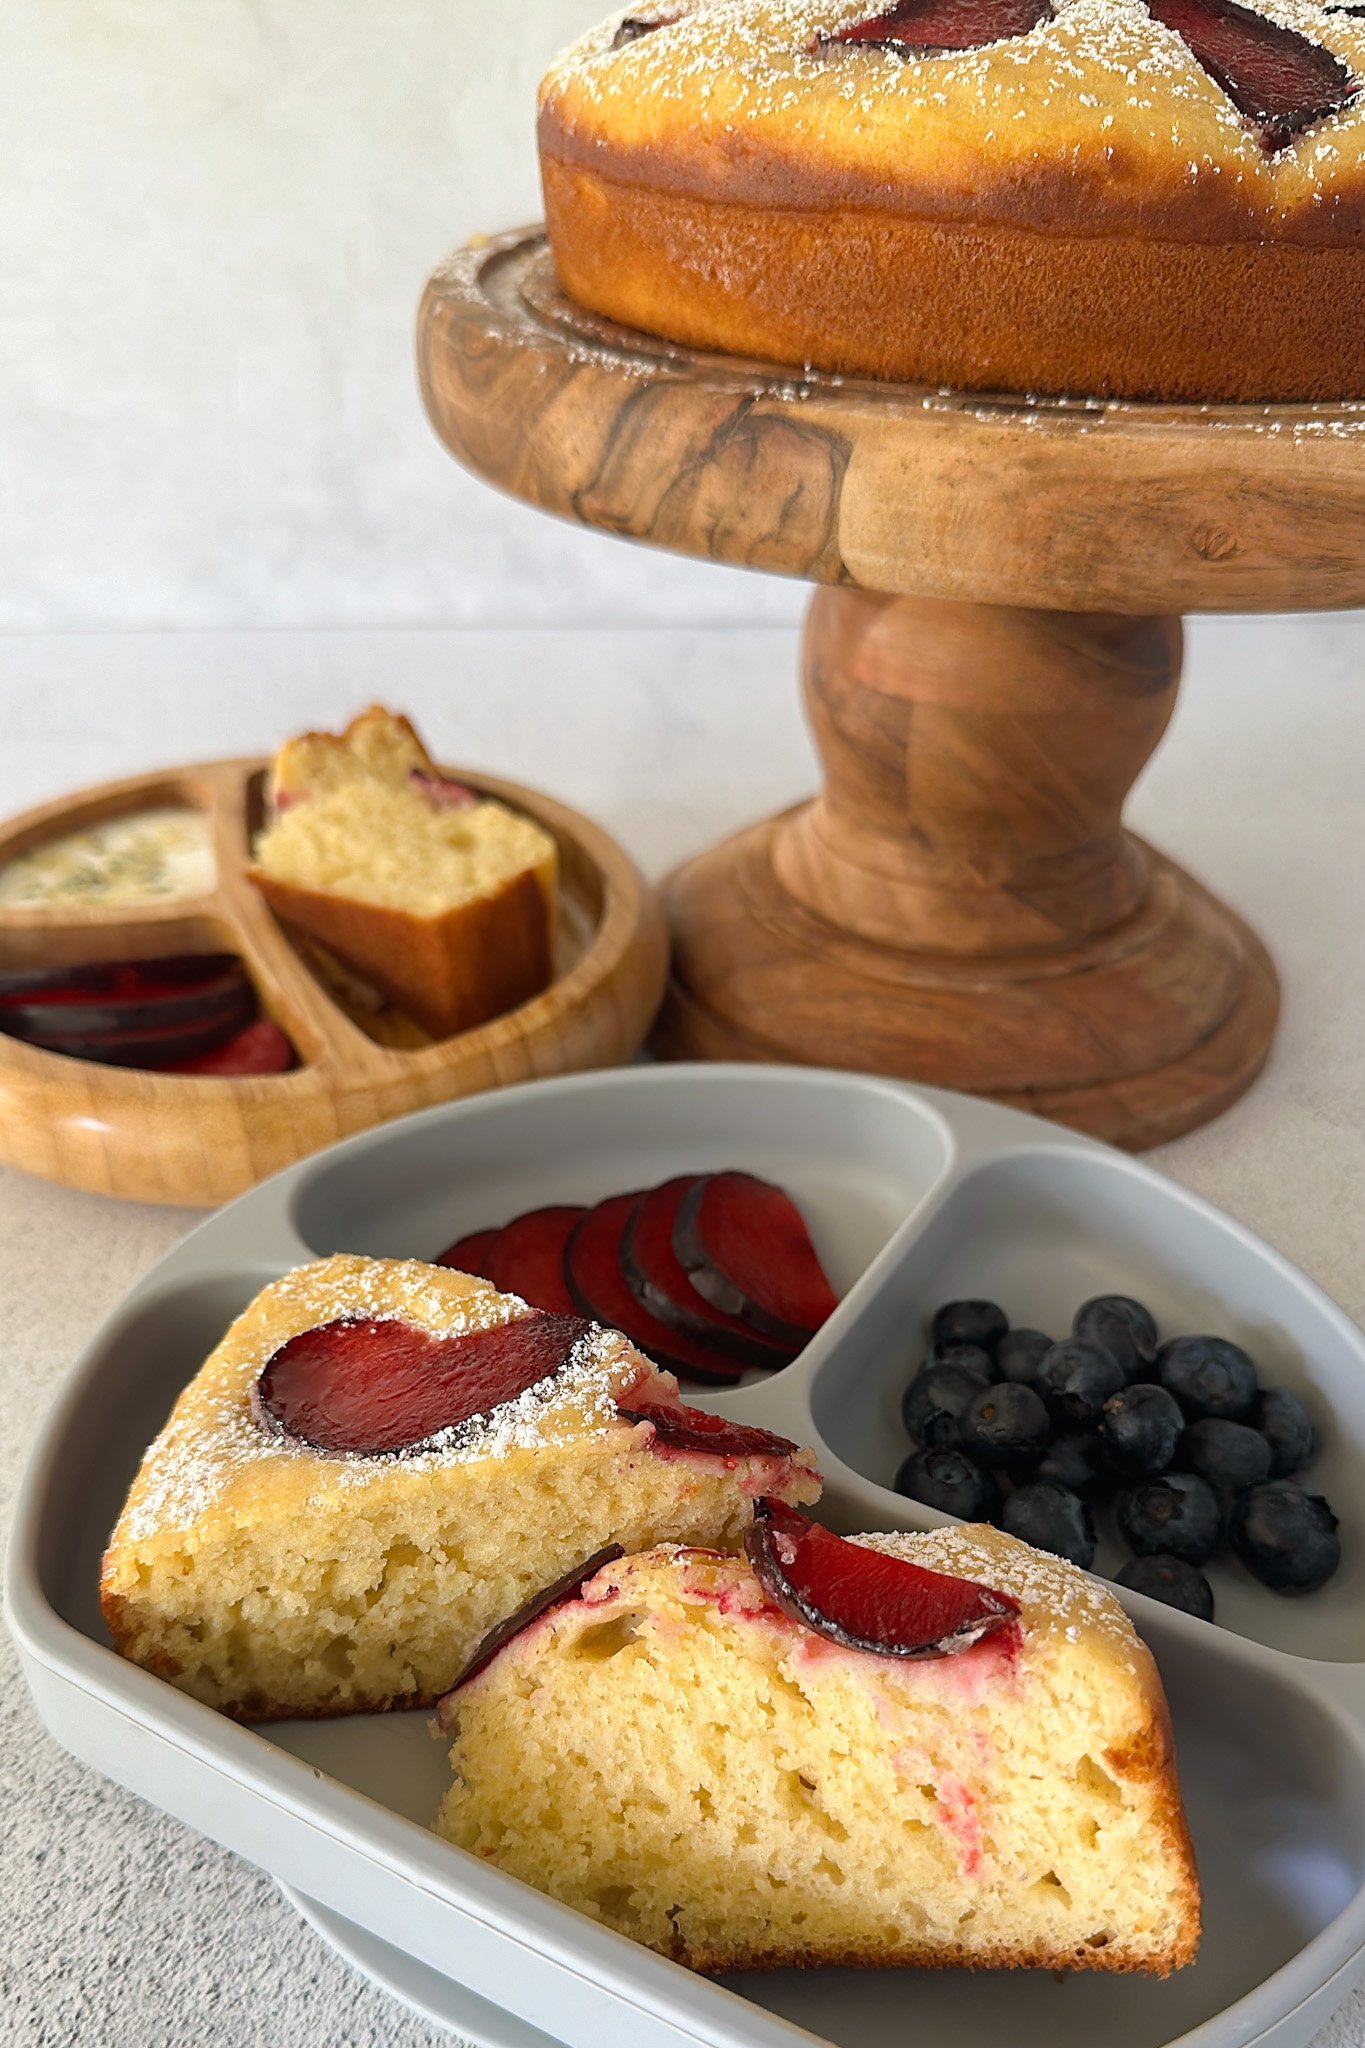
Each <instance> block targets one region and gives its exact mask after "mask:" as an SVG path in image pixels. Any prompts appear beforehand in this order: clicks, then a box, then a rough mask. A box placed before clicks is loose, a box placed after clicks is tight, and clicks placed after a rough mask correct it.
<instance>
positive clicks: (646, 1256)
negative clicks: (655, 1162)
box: [621, 1173, 796, 1370]
mask: <svg viewBox="0 0 1365 2048" xmlns="http://www.w3.org/2000/svg"><path fill="white" fill-rule="evenodd" d="M702 1177H703V1176H702V1175H701V1174H697V1173H684V1174H679V1175H678V1176H677V1177H676V1179H674V1180H666V1181H665V1182H664V1183H663V1185H662V1186H661V1187H657V1188H651V1189H650V1190H649V1192H648V1193H647V1194H644V1195H641V1196H640V1198H639V1200H638V1201H637V1202H636V1204H635V1207H634V1208H633V1209H632V1211H631V1213H630V1218H629V1221H628V1222H627V1224H626V1229H625V1235H624V1236H623V1238H622V1240H621V1270H622V1271H623V1272H624V1274H625V1276H626V1281H627V1283H628V1285H629V1287H630V1290H631V1292H632V1294H634V1296H635V1298H636V1300H637V1301H638V1302H640V1303H642V1305H643V1306H644V1307H645V1308H646V1309H648V1311H649V1313H650V1314H651V1315H653V1316H657V1318H658V1320H659V1321H660V1322H661V1323H666V1324H667V1325H668V1328H669V1329H670V1330H680V1331H681V1332H682V1333H683V1335H684V1336H686V1337H691V1338H693V1339H694V1341H695V1342H696V1343H698V1344H705V1345H707V1346H709V1347H710V1348H712V1349H714V1350H716V1351H720V1352H723V1353H724V1354H725V1356H726V1357H727V1358H735V1359H738V1360H739V1362H740V1364H741V1365H758V1366H763V1367H766V1368H767V1369H769V1370H773V1369H775V1368H776V1367H778V1366H781V1365H789V1364H790V1363H791V1360H792V1359H793V1358H794V1357H795V1355H796V1353H795V1349H794V1347H793V1346H791V1345H789V1344H783V1343H780V1342H779V1341H778V1340H777V1338H775V1337H769V1336H765V1335H764V1334H763V1332H762V1331H760V1330H755V1329H754V1328H753V1327H752V1326H751V1325H750V1324H748V1323H745V1322H742V1321H741V1320H740V1318H739V1317H738V1316H732V1315H727V1314H726V1312H725V1310H724V1309H719V1308H717V1307H716V1306H715V1304H714V1303H713V1302H709V1301H708V1300H707V1299H706V1296H705V1295H704V1294H699V1293H698V1292H697V1290H696V1288H695V1287H694V1286H693V1285H692V1282H691V1280H690V1279H689V1277H688V1274H687V1269H686V1268H685V1266H684V1265H683V1263H682V1261H681V1259H680V1258H679V1257H678V1254H677V1252H676V1251H675V1249H674V1245H673V1233H674V1230H675V1229H676V1227H677V1221H678V1211H679V1209H680V1208H681V1207H682V1204H683V1201H684V1199H685V1197H686V1196H687V1195H688V1194H689V1193H690V1192H691V1190H692V1189H693V1188H694V1187H695V1186H696V1184H697V1182H698V1181H699V1180H700V1179H702Z"/></svg>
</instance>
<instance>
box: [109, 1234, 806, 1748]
mask: <svg viewBox="0 0 1365 2048" xmlns="http://www.w3.org/2000/svg"><path fill="white" fill-rule="evenodd" d="M819 1490H820V1487H819V1479H818V1476H817V1474H816V1472H815V1468H814V1464H813V1461H812V1460H811V1458H810V1456H809V1455H808V1454H803V1453H801V1452H798V1450H797V1447H796V1446H795V1445H794V1444H791V1443H789V1442H788V1441H787V1440H786V1439H785V1438H783V1437H778V1436H774V1435H773V1434H772V1433H771V1432H770V1431H767V1430H756V1429H745V1428H736V1427H735V1426H733V1425H730V1424H727V1423H724V1422H722V1421H721V1420H720V1418H719V1417H716V1416H710V1415H703V1414H700V1413H699V1412H698V1411H696V1410H694V1409H690V1408H687V1407H685V1406H684V1405H683V1403H682V1401H681V1400H680V1398H679V1395H678V1389H677V1383H676V1381H675V1380H673V1379H672V1378H671V1377H670V1376H669V1375H668V1374H666V1373H659V1372H656V1371H655V1369H654V1368H653V1366H651V1365H650V1364H649V1362H648V1361H647V1360H646V1359H644V1358H643V1357H642V1356H641V1355H640V1353H639V1352H637V1351H635V1350H634V1349H633V1348H632V1346H631V1345H630V1344H629V1343H628V1342H627V1340H626V1339H625V1338H624V1337H622V1336H620V1335H618V1334H617V1333H616V1332H615V1331H611V1330H606V1329H603V1328H602V1327H601V1326H600V1325H597V1324H594V1323H590V1322H587V1321H586V1320H584V1319H583V1318H581V1317H577V1316H556V1315H547V1314H544V1313H542V1312H541V1311H538V1310H531V1309H528V1307H527V1305H526V1303H525V1302H523V1301H520V1300H518V1299H517V1298H516V1297H515V1296H511V1295H503V1294H499V1293H498V1292H497V1291H496V1290H495V1289H494V1288H492V1287H491V1286H489V1285H488V1284H487V1283H486V1282H484V1281H481V1280H475V1279H473V1278H471V1277H470V1276H469V1275H468V1274H465V1273H459V1272H454V1271H451V1270H449V1269H447V1268H444V1267H439V1266H427V1265H422V1264H419V1263H418V1262H416V1261H415V1260H394V1259H364V1258H356V1257H350V1256H337V1257H334V1258H330V1259H324V1260H321V1261H320V1262H318V1263H316V1264H313V1265H309V1266H303V1267H300V1268H298V1269H297V1270H296V1271H294V1272H291V1273H286V1274H285V1275H284V1277H283V1278H282V1279H280V1280H277V1281H275V1282H273V1283H272V1284H271V1285H270V1286H268V1287H267V1288H265V1290H264V1291H263V1292H262V1293H261V1294H259V1295H258V1296H257V1297H256V1299H255V1300H254V1301H253V1302H252V1303H251V1305H250V1306H249V1307H248V1308H247V1309H246V1311H245V1313H244V1314H242V1315H241V1316H239V1317H238V1319H237V1321H236V1322H235V1323H234V1324H233V1325H232V1327H231V1329H230V1330H229V1331H228V1332H227V1335H226V1336H225V1337H224V1338H223V1340H222V1342H221V1343H220V1344H219V1345H218V1347H217V1349H216V1350H215V1351H214V1352H213V1353H212V1355H211V1356H210V1357H209V1358H208V1360H207V1361H206V1362H205V1364H204V1365H203V1367H202V1368H201V1369H200V1371H199V1372H198V1373H197V1374H196V1376H195V1378H194V1379H193V1380H192V1381H191V1382H190V1384H189V1385H188V1386H187V1387H186V1389H185V1391H184V1392H183V1394H182V1395H181V1396H180V1399H179V1400H178V1401H177V1403H176V1405H175V1408H174V1410H173V1412H172V1414H171V1417H170V1419H169V1421H168V1422H167V1424H166V1426H165V1428H164V1429H163V1430H162V1432H161V1434H160V1435H159V1436H158V1438H157V1439H156V1441H155V1443H154V1444H153V1445H152V1446H151V1449H150V1450H149V1451H148V1452H147V1454H146V1457H145V1458H144V1460H143V1463H142V1467H141V1469H140V1471H139V1472H138V1475H137V1478H136V1479H135V1481H134V1483H133V1487H132V1490H131V1492H130V1494H129V1496H128V1500H127V1503H126V1505H125V1507H124V1509H123V1512H122V1514H121V1515H120V1517H119V1520H118V1524H117V1527H116V1528H115V1530H114V1532H113V1535H112V1537H111V1538H110V1542H109V1548H108V1550H107V1552H106V1555H105V1558H104V1566H103V1573H102V1578H101V1597H102V1604H103V1608H104V1614H105V1618H106V1621H107V1623H108V1626H109V1629H110V1632H111V1634H112V1636H113V1638H114V1642H115V1644H116V1645H117V1647H118V1649H119V1650H120V1651H121V1652H122V1653H123V1655H124V1656H126V1657H130V1658H131V1659H133V1661H134V1662H136V1663H138V1664H142V1665H145V1666H146V1667H147V1668H148V1669H149V1670H152V1671H156V1672H158V1673H160V1674H161V1675H162V1676H163V1677H165V1678H168V1679H170V1680H171V1681H172V1682H173V1683H174V1684H176V1685H178V1686H180V1687H181V1688H182V1689H183V1690H184V1691H186V1692H188V1693H192V1694H193V1695H194V1697H195V1698H196V1699H200V1700H204V1701H207V1702H208V1704H209V1705H211V1706H214V1707H219V1708H221V1709H222V1710H223V1711H224V1712H226V1713H229V1714H233V1715H236V1716H237V1717H238V1718H240V1719H243V1720H256V1719H261V1720H264V1719H271V1718H275V1717H279V1716H283V1715H290V1714H343V1713H354V1712H359V1711H362V1710H376V1709H380V1708H386V1707H398V1706H418V1705H423V1704H428V1705H429V1704H431V1703H432V1702H433V1701H435V1700H436V1699H437V1698H438V1697H439V1696H440V1695H441V1693H442V1692H444V1691H445V1690H446V1688H447V1687H448V1686H450V1685H451V1684H452V1682H453V1681H454V1679H455V1677H456V1675H457V1674H458V1672H459V1671H460V1670H461V1668H462V1667H463V1665H464V1664H465V1663H466V1661H467V1659H468V1657H469V1655H470V1652H471V1650H472V1648H473V1646H474V1645H475V1644H476V1643H477V1642H478V1641H479V1640H480V1639H481V1638H482V1637H483V1636H484V1635H485V1634H486V1632H487V1631H488V1630H489V1629H490V1628H492V1627H493V1626H494V1625H495V1624H496V1623H498V1622H499V1621H501V1620H502V1619H503V1618H504V1617H505V1616H507V1615H508V1614H510V1613H512V1612H513V1611H514V1610H516V1609H517V1608H518V1607H520V1606H521V1605H522V1603H523V1602H524V1601H526V1600H527V1599H528V1598H529V1597H530V1596H531V1595H533V1594H535V1593H536V1592H538V1591H539V1590H540V1589H542V1588H543V1587H545V1586H547V1585H550V1584H552V1583H553V1582H555V1581H556V1580H558V1579H560V1578H561V1577H563V1576H564V1575H565V1574H566V1573H571V1572H573V1571H574V1570H575V1569H577V1568H581V1567H582V1565H583V1563H584V1561H585V1560H586V1559H589V1558H592V1557H594V1556H595V1555H596V1554H598V1553H601V1552H603V1551H604V1550H605V1549H607V1547H608V1546H611V1545H619V1546H620V1547H621V1548H622V1549H627V1550H639V1549H642V1548H645V1547H646V1546H648V1545H650V1544H653V1543H657V1542H660V1541H668V1540H675V1541H681V1542H687V1543H706V1544H715V1545H722V1546H723V1545H737V1544H739V1543H740V1542H742V1540H743V1538H744V1535H745V1532H746V1530H747V1528H748V1526H749V1524H750V1522H751V1521H752V1518H753V1504H754V1500H755V1498H756V1497H757V1496H759V1495H761V1494H764V1493H766V1492H777V1493H780V1494H781V1495H782V1496H783V1497H784V1498H786V1499H788V1500H792V1501H800V1500H806V1501H808V1500H812V1499H814V1498H815V1497H816V1495H817V1494H818V1493H819Z"/></svg>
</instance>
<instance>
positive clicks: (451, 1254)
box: [431, 1230, 501, 1280]
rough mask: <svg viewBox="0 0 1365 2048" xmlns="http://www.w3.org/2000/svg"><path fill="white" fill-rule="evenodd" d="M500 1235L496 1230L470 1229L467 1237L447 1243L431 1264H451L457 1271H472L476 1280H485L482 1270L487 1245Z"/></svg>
mask: <svg viewBox="0 0 1365 2048" xmlns="http://www.w3.org/2000/svg"><path fill="white" fill-rule="evenodd" d="M500 1235H501V1232H500V1231H497V1230H471V1231H470V1233H469V1235H468V1237H457V1238H456V1240H455V1242H454V1244H448V1245H447V1246H446V1248H445V1250H444V1251H443V1252H442V1253H441V1254H440V1256H439V1257H438V1258H435V1259H433V1260H432V1262H431V1263H432V1265H433V1266H453V1267H454V1268H455V1270H456V1272H457V1273H472V1274H473V1275H474V1277H475V1279H476V1280H486V1279H487V1278H488V1275H487V1273H485V1272H484V1270H483V1264H484V1260H485V1259H486V1258H487V1256H488V1247H489V1246H490V1245H491V1244H492V1243H493V1241H494V1240H495V1239H496V1238H497V1237H499V1236H500Z"/></svg>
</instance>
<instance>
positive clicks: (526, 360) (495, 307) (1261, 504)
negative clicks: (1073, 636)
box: [418, 229, 1365, 613]
mask: <svg viewBox="0 0 1365 2048" xmlns="http://www.w3.org/2000/svg"><path fill="white" fill-rule="evenodd" d="M418 367H419V373H420V377H421V383H422V391H423V396H424V398H425V400H426V405H427V410H428V412H429V414H430V416H431V420H432V424H433V425H434V426H435V428H436V431H437V433H438V434H439V435H440V437H441V439H442V440H443V441H444V442H445V443H446V445H447V447H448V448H450V449H451V450H452V452H453V453H454V454H455V455H456V456H458V458H459V459H460V461H461V462H463V463H465V464H466V466H467V467H469V468H470V469H473V470H476V471H477V472H478V473H479V474H480V475H481V476H484V477H486V478H487V479H488V481H489V482H490V483H494V484H497V485H498V486H500V488H502V489H503V490H507V491H511V492H512V493H513V494H514V495H515V496H517V497H521V498H525V499H528V500H529V501H530V502H531V503H532V504H535V505H539V506H542V507H543V508H544V509H545V510H546V511H550V512H556V513H559V514H561V515H562V516H564V517H566V518H570V519H577V520H580V521H582V522H583V523H585V524H587V525H591V526H598V527H601V528H603V529H604V530H606V531H608V532H611V533H619V534H626V535H629V536H630V537H632V538H634V539H636V540H648V541H653V542H655V543H656V544H657V545H659V546H663V547H669V548H674V549H677V550H680V551H682V552H684V553H687V554H694V555H702V556H705V557H709V558H710V559H712V560H716V561H725V562H742V563H745V564H747V565H748V566H749V567H752V568H761V569H771V570H777V571H780V572H782V573H783V574H786V575H789V576H801V577H805V578H806V579H807V580H809V581H811V582H818V583H851V584H856V585H858V586H860V587H861V588H863V589H866V590H875V591H883V592H890V593H893V594H902V593H903V594H917V595H924V596H933V597H951V598H959V599H968V600H971V601H973V602H983V603H991V604H1003V605H1020V606H1026V607H1036V606H1038V605H1040V604H1042V603H1046V604H1047V605H1048V606H1050V607H1052V608H1054V609H1056V610H1059V611H1106V612H1138V613H1149V612H1183V611H1306V610H1312V609H1314V608H1318V607H1332V606H1341V605H1358V604H1365V545H1362V538H1363V537H1365V401H1362V402H1349V401H1342V402H1340V403H1338V404H1335V405H1243V406H1238V405H1222V406H1194V405H1183V406H1182V405H1143V404H1132V403H1123V402H1112V403H1100V402H1099V401H1088V400H1084V399H1077V400H1070V401H1065V400H1055V399H1032V398H1021V397H1017V396H1008V395H1006V396H1000V395H991V394H982V393H973V392H941V391H936V390H932V389H927V388H926V389H921V388H918V387H915V386H910V385H894V384H887V385H883V384H876V383H871V382H868V381H865V380H860V379H855V378H849V379H843V380H841V379H839V378H837V377H830V376H824V375H821V374H818V373H812V374H810V375H807V376H804V377H803V376H801V375H799V374H797V373H794V372H792V371H791V370H790V369H783V368H781V367H779V366H775V365H772V364H763V363H748V362H744V361H740V360H738V359H734V358H730V357H725V356H709V355H702V354H697V353H694V352H692V351H690V350H687V349H683V348H679V347H676V346H674V345H673V344H671V343H669V342H666V341H661V340H658V339H656V338H655V337H652V336H649V335H644V334H639V333H636V332H635V331H633V330H630V329H626V328H620V327H614V326H613V325H612V324H611V323H610V322H608V321H604V320H600V319H598V318H596V317H595V316H594V315H592V314H589V313H585V312H583V311H582V310H581V309H580V308H578V307H576V306H574V305H572V304H571V303H570V301H569V300H567V299H566V298H565V297H564V296H563V295H562V293H560V291H559V290H558V287H557V285H556V283H555V279H554V273H553V269H552V266H551V264H550V259H549V254H548V251H547V249H546V247H545V243H544V238H543V235H542V234H541V233H540V231H539V230H536V229H523V230H520V231H518V232H517V233H514V234H509V235H503V236H499V237H496V238H494V239H492V240H489V241H486V242H483V243H481V244H479V245H478V246H477V247H474V248H470V249H465V250H460V251H458V252H457V253H456V254H455V255H454V256H452V257H451V258H450V259H449V260H448V261H447V262H446V263H444V264H442V265H441V267H440V268H439V269H438V270H437V271H436V273H435V275H434V276H433V277H432V279H431V281H430V283H429V284H428V286H427V290H426V294H425V297H424V299H423V302H422V309H421V314H420V317H419V322H418Z"/></svg>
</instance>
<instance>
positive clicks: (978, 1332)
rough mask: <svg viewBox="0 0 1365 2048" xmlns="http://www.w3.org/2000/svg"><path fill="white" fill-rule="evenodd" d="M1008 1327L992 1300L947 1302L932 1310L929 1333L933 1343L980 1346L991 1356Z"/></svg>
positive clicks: (1001, 1310) (1004, 1317) (1004, 1315)
mask: <svg viewBox="0 0 1365 2048" xmlns="http://www.w3.org/2000/svg"><path fill="white" fill-rule="evenodd" d="M1009 1326H1010V1321H1009V1317H1008V1316H1007V1315H1006V1314H1005V1311H1004V1310H1003V1309H1002V1308H999V1307H997V1305H996V1304H995V1302H993V1301H948V1302H945V1303H944V1305H943V1307H942V1308H940V1309H936V1310H935V1311H934V1319H933V1321H932V1322H931V1323H930V1325H929V1332H930V1335H931V1336H932V1338H933V1341H934V1342H935V1344H979V1345H981V1347H982V1349H983V1350H985V1351H989V1352H990V1353H991V1355H992V1356H994V1354H995V1347H996V1345H997V1344H998V1343H999V1342H1000V1339H1001V1338H1002V1337H1003V1336H1004V1334H1005V1332H1006V1330H1008V1328H1009Z"/></svg>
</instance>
